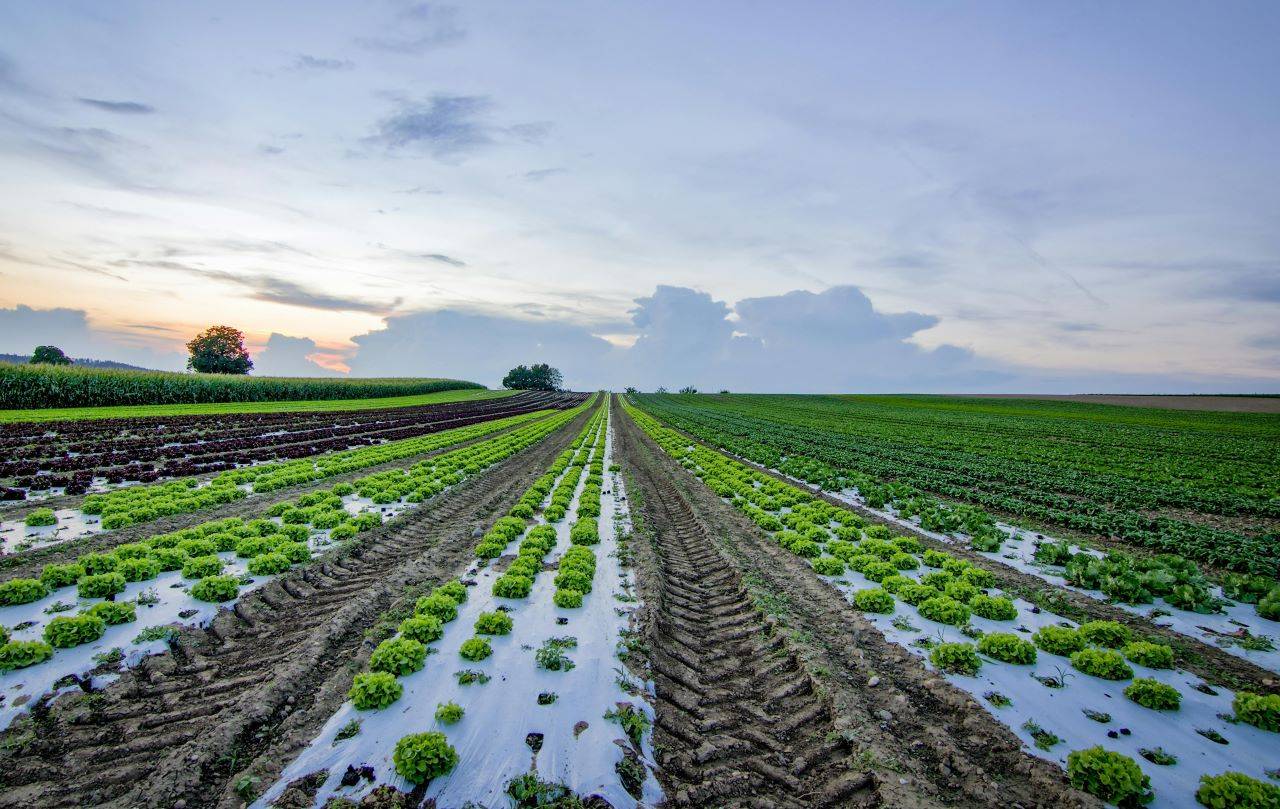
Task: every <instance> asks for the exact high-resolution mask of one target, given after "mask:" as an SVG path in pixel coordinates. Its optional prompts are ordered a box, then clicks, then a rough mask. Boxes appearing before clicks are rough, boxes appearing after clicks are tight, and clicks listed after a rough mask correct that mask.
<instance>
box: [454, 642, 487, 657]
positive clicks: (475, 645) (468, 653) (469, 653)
mask: <svg viewBox="0 0 1280 809" xmlns="http://www.w3.org/2000/svg"><path fill="white" fill-rule="evenodd" d="M458 654H460V655H462V657H463V659H465V660H473V661H478V660H484V659H485V658H486V657H488V656H489V655H491V654H493V647H492V646H490V645H489V641H488V640H487V639H485V638H470V639H469V640H465V641H463V642H462V646H461V647H460V648H459V649H458Z"/></svg>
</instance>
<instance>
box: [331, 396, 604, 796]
mask: <svg viewBox="0 0 1280 809" xmlns="http://www.w3.org/2000/svg"><path fill="white" fill-rule="evenodd" d="M606 412H607V411H606V410H605V408H603V407H601V408H599V409H597V411H596V412H595V414H594V415H593V416H592V417H591V419H590V420H589V421H588V422H587V424H586V425H585V426H584V427H583V429H582V431H581V433H579V434H578V436H577V437H576V439H575V440H574V441H573V443H572V444H571V445H570V447H569V448H568V449H566V450H565V451H564V452H562V453H561V454H560V455H559V456H558V457H557V458H556V459H555V461H554V462H552V464H551V465H550V466H549V467H548V469H547V472H546V473H545V474H543V475H542V476H540V477H539V478H538V479H537V480H535V481H534V482H533V483H532V484H531V485H530V486H529V488H528V489H527V490H526V491H525V492H524V493H523V494H522V495H521V496H520V498H519V499H518V500H517V502H516V504H515V505H514V506H512V507H511V509H510V510H509V511H508V512H507V514H506V515H504V516H502V517H500V518H498V519H497V520H495V521H494V523H493V525H492V526H491V527H490V528H489V530H488V531H487V532H485V534H484V535H483V536H482V537H481V538H480V540H479V542H478V543H477V544H476V547H475V555H476V557H477V559H478V560H479V563H480V564H492V563H493V562H494V560H497V559H499V558H501V557H504V556H506V555H507V554H508V551H509V549H510V547H511V545H512V543H514V542H517V541H519V545H518V550H517V553H516V555H515V558H514V559H513V560H512V561H511V562H510V563H509V564H508V565H507V567H506V569H505V570H504V572H503V574H502V575H501V576H498V577H497V578H495V579H494V583H493V595H494V596H496V597H498V598H502V599H512V600H518V599H524V598H528V597H529V594H530V592H531V591H532V589H533V583H534V580H535V579H536V578H537V577H538V575H539V574H540V573H542V572H543V569H544V567H545V564H546V562H545V559H546V557H547V555H548V554H549V553H550V552H551V551H552V549H553V548H554V547H555V545H556V529H555V526H554V524H555V523H558V522H560V521H562V520H564V519H565V517H566V516H567V514H568V512H569V509H570V508H571V506H572V503H573V496H574V493H575V491H578V485H579V482H580V481H581V480H582V477H583V473H584V472H586V481H585V483H584V484H583V486H582V489H581V491H580V492H579V496H578V505H577V509H576V513H575V518H576V519H575V521H574V523H573V526H572V528H571V529H570V537H571V542H572V545H571V546H570V547H569V548H568V549H567V550H566V551H565V552H564V553H563V554H562V555H561V556H560V559H559V564H558V567H557V572H556V578H555V585H556V592H555V597H554V598H555V604H556V606H558V607H562V608H577V607H581V606H582V599H583V596H584V594H585V593H588V592H590V591H591V587H592V579H593V578H594V575H595V565H596V559H595V554H594V553H593V551H592V550H591V549H590V548H589V547H588V546H589V545H593V544H595V543H597V542H599V531H598V525H597V523H598V518H599V515H600V486H601V483H602V481H603V456H604V442H605V440H606V439H605V437H606V427H605V418H606ZM539 514H540V515H541V519H542V521H538V515H539ZM588 526H590V527H589V528H588ZM466 599H467V588H466V586H464V584H463V583H462V582H460V581H450V582H448V583H446V584H443V585H440V586H439V587H436V588H435V589H434V590H433V591H432V592H431V593H429V594H428V595H425V596H422V597H421V598H419V599H418V601H417V602H416V604H415V605H414V612H413V615H411V616H409V617H408V618H405V619H404V620H403V621H402V622H401V623H400V625H399V627H398V631H397V633H396V634H395V635H394V636H393V637H391V638H388V639H387V640H384V641H382V642H381V643H380V644H378V646H377V647H376V648H375V649H374V651H373V653H372V654H371V655H370V657H369V664H368V670H367V671H364V672H361V673H359V674H357V675H356V676H355V678H354V679H353V681H352V685H351V689H350V691H349V693H348V697H349V698H350V700H351V703H352V705H353V706H354V707H355V708H356V709H357V710H361V711H376V710H383V709H385V708H387V707H389V706H391V705H392V704H394V703H395V702H396V701H397V700H399V699H400V697H401V696H402V695H403V693H404V687H403V686H402V684H401V683H400V678H402V677H405V676H407V675H410V674H413V673H415V672H417V671H420V670H421V669H422V668H423V666H424V665H425V663H426V657H427V655H428V654H429V653H431V651H433V650H432V648H431V644H432V643H434V642H436V641H438V640H440V639H441V638H442V637H444V632H445V624H447V623H449V622H451V621H453V620H455V619H456V618H457V617H458V607H459V605H461V604H462V603H463V602H464V601H465V600H466ZM513 628H514V621H513V619H512V617H511V615H510V612H509V611H508V610H506V609H504V608H501V607H500V608H499V609H497V610H494V611H491V612H482V613H480V614H479V616H478V617H477V618H476V620H475V623H474V625H473V627H472V629H473V631H474V636H473V637H471V638H470V639H468V640H466V641H464V642H463V643H462V644H461V646H460V647H459V650H458V654H459V657H460V658H462V659H463V660H464V661H467V662H478V661H481V660H484V659H486V658H488V657H489V656H490V655H491V654H492V651H493V650H492V647H491V646H490V642H489V640H488V636H493V635H506V634H509V633H511V631H512V629H513ZM571 640H572V639H570V638H561V639H552V641H549V642H548V643H547V644H544V646H543V648H540V649H539V650H538V652H537V654H536V655H535V661H536V663H537V665H539V666H541V667H543V668H546V669H549V670H555V671H564V670H567V669H568V668H572V666H573V663H572V661H571V660H569V659H568V658H567V657H566V656H565V654H564V652H565V649H566V648H571V647H572V645H573V644H572V643H570V641H571ZM553 641H555V642H553ZM457 676H458V678H459V682H460V683H462V684H470V683H481V684H483V683H484V682H487V681H488V676H487V675H485V674H484V673H483V672H481V671H477V670H475V669H464V670H462V671H459V672H458V673H457ZM464 714H465V710H464V709H463V707H462V706H459V705H457V704H456V703H453V702H449V703H441V704H439V705H437V707H436V711H435V714H434V716H435V718H436V720H437V721H439V722H440V723H441V724H444V725H450V724H454V723H455V722H457V721H459V720H461V719H462V717H463V716H464ZM458 761H459V757H458V753H457V751H456V750H455V749H454V747H453V746H452V745H451V744H450V743H449V740H448V738H447V736H446V735H445V734H444V733H443V732H440V731H426V732H422V733H412V734H408V735H406V736H404V737H402V738H401V739H400V740H399V741H398V742H397V743H396V746H395V750H394V753H393V755H392V762H393V764H394V766H395V770H396V773H397V774H398V775H400V776H401V777H402V778H404V779H405V780H407V781H409V782H410V783H413V784H425V783H427V782H428V781H430V780H431V779H433V778H436V777H439V776H442V775H445V774H447V773H449V772H451V771H452V770H453V768H454V767H455V766H457V764H458Z"/></svg>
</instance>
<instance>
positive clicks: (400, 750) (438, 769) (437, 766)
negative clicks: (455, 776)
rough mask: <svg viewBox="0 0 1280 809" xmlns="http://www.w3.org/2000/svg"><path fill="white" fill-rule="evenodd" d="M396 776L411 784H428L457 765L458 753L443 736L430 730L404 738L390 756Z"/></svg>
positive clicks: (397, 743)
mask: <svg viewBox="0 0 1280 809" xmlns="http://www.w3.org/2000/svg"><path fill="white" fill-rule="evenodd" d="M391 760H392V761H393V762H394V763H395V766H396V773H397V774H398V775H399V776H400V777H401V778H403V779H405V780H406V781H408V782H410V783H412V784H425V783H427V782H428V781H430V780H431V779H432V778H436V777H439V776H441V775H445V774H447V773H449V772H450V771H452V770H453V768H454V767H456V766H457V765H458V753H457V751H456V750H454V749H453V747H452V745H450V744H449V741H448V739H446V738H445V735H444V734H443V733H439V732H436V731H429V732H427V733H414V734H412V735H409V736H405V737H404V738H402V739H401V740H400V741H398V742H396V749H395V752H394V753H393V754H392V756H391Z"/></svg>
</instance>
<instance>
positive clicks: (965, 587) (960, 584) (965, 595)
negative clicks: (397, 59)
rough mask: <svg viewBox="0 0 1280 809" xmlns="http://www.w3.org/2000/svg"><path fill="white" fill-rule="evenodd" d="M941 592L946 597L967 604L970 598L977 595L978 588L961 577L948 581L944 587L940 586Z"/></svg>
mask: <svg viewBox="0 0 1280 809" xmlns="http://www.w3.org/2000/svg"><path fill="white" fill-rule="evenodd" d="M942 592H943V593H945V594H946V595H947V597H948V598H954V599H955V600H956V601H959V602H960V603H961V604H968V603H969V601H970V600H972V599H973V598H974V597H975V596H977V595H979V593H978V588H977V587H974V586H973V585H972V584H969V583H968V582H967V581H964V580H963V579H957V580H956V581H952V582H949V583H948V584H947V586H946V587H944V588H942Z"/></svg>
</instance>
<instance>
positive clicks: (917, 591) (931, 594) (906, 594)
mask: <svg viewBox="0 0 1280 809" xmlns="http://www.w3.org/2000/svg"><path fill="white" fill-rule="evenodd" d="M883 584H884V582H881V585H883ZM896 595H897V596H898V598H900V599H902V600H903V601H905V602H906V603H908V604H910V605H912V606H919V605H920V604H922V603H924V602H925V601H928V600H929V599H931V598H937V597H938V596H940V595H941V593H939V592H938V591H937V590H935V589H934V588H932V587H929V586H928V585H925V584H908V585H904V586H902V587H899V588H898V591H897V593H896Z"/></svg>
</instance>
